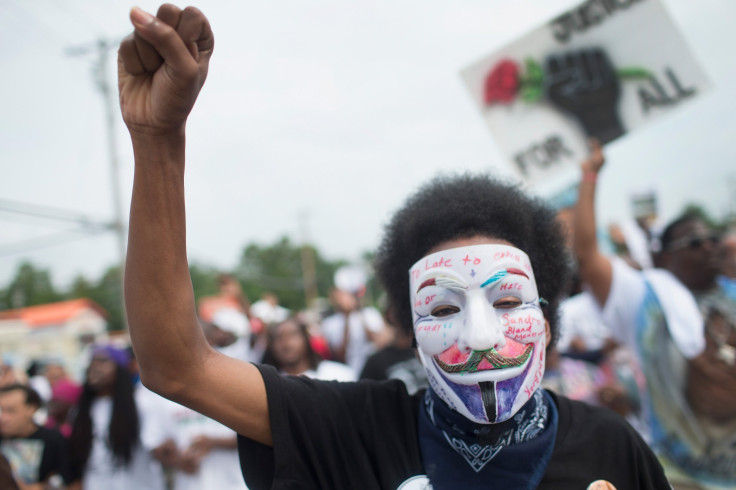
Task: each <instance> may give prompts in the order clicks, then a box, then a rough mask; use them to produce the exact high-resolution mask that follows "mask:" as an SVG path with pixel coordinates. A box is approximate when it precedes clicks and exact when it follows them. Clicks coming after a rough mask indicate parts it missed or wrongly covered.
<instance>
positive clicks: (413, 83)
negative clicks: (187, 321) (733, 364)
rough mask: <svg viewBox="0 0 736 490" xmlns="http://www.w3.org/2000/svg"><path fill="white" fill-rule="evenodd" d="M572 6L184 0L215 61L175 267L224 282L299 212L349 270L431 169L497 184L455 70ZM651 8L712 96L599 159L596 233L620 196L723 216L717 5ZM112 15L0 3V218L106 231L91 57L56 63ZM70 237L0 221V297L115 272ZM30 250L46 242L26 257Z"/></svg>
mask: <svg viewBox="0 0 736 490" xmlns="http://www.w3.org/2000/svg"><path fill="white" fill-rule="evenodd" d="M576 3H578V2H576V1H569V0H536V1H526V2H520V1H518V0H477V1H470V0H468V1H459V2H439V1H426V0H425V1H418V0H404V1H399V2H397V1H384V0H371V1H364V0H355V1H352V2H346V1H337V0H333V1H326V0H325V1H321V0H310V1H304V0H288V1H286V0H273V1H269V2H263V1H261V2H253V1H241V2H230V1H203V2H200V3H199V4H198V5H197V6H198V7H200V8H201V9H202V10H203V11H204V12H205V14H206V15H207V16H208V17H209V19H210V22H211V24H212V27H213V30H214V32H215V38H216V49H215V53H214V57H213V59H212V63H211V65H210V76H209V78H208V80H207V83H206V85H205V87H204V89H203V92H202V94H201V96H200V98H199V101H198V102H197V105H196V107H195V110H194V113H193V114H192V116H191V117H190V121H189V125H188V164H187V181H186V185H187V206H188V209H187V211H188V231H187V233H188V239H189V242H188V243H189V255H190V258H191V259H192V260H194V261H197V262H200V263H206V264H211V265H215V266H218V267H223V268H228V267H232V266H234V265H235V264H236V263H237V261H238V258H239V255H240V252H241V250H242V248H243V245H244V244H246V243H248V242H251V241H258V242H261V243H269V242H272V241H273V240H275V239H277V238H278V237H280V236H282V235H288V236H290V237H292V238H293V239H294V240H300V236H301V235H300V225H299V217H300V216H306V220H305V223H306V224H307V230H308V235H309V238H310V239H311V240H312V241H313V242H314V243H315V244H316V245H317V247H318V248H319V249H320V250H322V251H324V252H325V253H326V254H327V255H328V256H329V257H331V258H346V259H354V258H357V257H359V256H360V255H361V254H362V253H363V252H364V251H367V250H371V249H373V248H374V247H375V246H376V244H377V242H378V240H379V237H380V235H381V229H382V225H383V224H384V223H385V222H386V221H387V219H388V218H389V216H390V215H391V213H392V211H393V210H395V209H396V208H397V207H398V206H399V205H400V203H401V202H402V200H403V199H404V198H405V197H406V196H407V194H408V193H409V192H410V191H411V190H413V189H414V188H415V187H416V186H417V185H418V184H420V183H421V182H424V181H426V180H427V179H429V178H430V177H431V176H433V175H435V174H436V173H437V172H439V171H443V170H471V171H482V170H489V169H495V171H496V172H497V173H500V174H504V173H508V172H509V165H510V164H509V163H508V161H507V160H506V159H505V158H504V157H503V156H501V154H500V153H499V151H498V149H497V147H496V144H495V143H494V141H493V138H492V136H491V134H490V133H489V131H488V130H487V128H486V126H485V124H484V122H483V120H482V118H481V117H480V115H479V112H478V110H477V108H476V107H475V106H474V104H473V102H472V100H471V98H470V96H469V94H468V93H467V91H466V89H465V87H464V85H463V83H462V81H461V79H460V76H459V72H460V70H461V69H463V68H465V67H466V66H468V65H469V64H471V63H473V62H475V61H477V60H478V59H479V58H481V57H483V56H485V55H487V54H488V53H489V52H491V51H493V50H494V49H497V48H499V47H500V46H502V45H503V44H505V43H507V42H509V41H511V40H513V39H515V38H517V37H519V36H521V35H522V34H524V33H525V32H527V31H528V30H530V29H532V28H534V27H537V26H538V25H539V24H541V23H543V22H545V21H547V20H549V19H550V18H551V17H553V16H554V15H555V14H557V13H559V12H561V11H562V10H564V9H566V8H569V7H570V6H572V5H575V4H576ZM664 3H665V4H666V6H667V7H668V8H669V9H670V11H671V12H672V15H673V17H674V19H675V21H676V23H677V25H678V26H679V27H680V28H681V30H682V32H683V34H684V36H685V38H686V39H687V40H688V42H689V43H690V45H691V47H692V49H693V51H694V53H695V55H696V56H697V57H698V58H699V59H700V61H701V63H702V65H703V67H704V69H705V71H706V72H707V74H708V75H709V76H710V78H711V80H712V82H713V85H714V89H713V90H711V91H710V92H709V93H708V94H706V95H704V96H702V97H699V99H698V100H694V101H693V102H692V103H690V104H687V105H686V106H684V107H683V108H682V109H681V110H678V111H676V112H675V113H674V114H672V115H670V116H669V117H667V118H665V119H663V120H661V121H658V122H656V123H654V124H652V125H650V126H648V127H646V128H644V129H642V130H641V131H640V132H637V133H634V134H631V135H628V136H626V137H625V138H624V139H622V140H621V141H619V142H616V143H614V144H613V145H611V147H610V148H608V151H607V156H608V160H609V164H608V168H607V170H606V173H605V174H604V175H603V177H602V179H601V191H600V196H599V197H600V200H599V208H600V217H601V221H603V222H608V221H611V220H616V219H620V218H622V217H623V216H625V215H626V214H627V213H628V211H629V205H628V194H629V192H630V191H631V190H632V189H635V188H640V187H642V186H649V185H654V186H656V187H657V189H658V190H659V193H660V200H661V211H662V213H661V214H662V215H663V217H664V218H666V219H667V218H671V217H673V216H674V215H675V214H676V213H677V212H678V211H680V209H681V208H682V206H683V205H684V204H685V203H686V202H700V203H702V204H703V205H705V206H706V207H707V209H708V210H709V211H710V212H711V213H713V214H714V215H715V216H716V217H723V216H724V215H725V214H726V212H727V211H728V209H729V206H732V202H730V201H729V199H731V200H733V194H734V192H733V186H734V185H735V184H736V166H735V165H734V157H733V153H732V151H733V145H734V143H733V142H734V141H736V118H735V117H734V113H735V112H736V88H735V87H736V83H734V82H735V81H736V65H735V64H734V63H733V58H734V55H733V46H735V45H736V30H734V28H733V22H732V20H733V19H734V18H736V2H731V1H727V0H703V1H698V2H693V1H690V0H664ZM139 5H140V6H141V7H142V8H144V9H147V10H149V11H152V12H155V10H156V8H157V3H154V2H149V1H143V2H141V3H140V4H139ZM130 7H131V4H130V3H129V2H127V1H122V0H95V1H92V0H88V1H81V0H66V1H64V0H61V1H51V0H34V1H33V2H29V1H26V0H3V2H1V3H0V26H1V30H0V41H1V42H2V46H4V49H3V50H1V51H0V66H2V67H3V76H2V77H0V93H2V98H1V99H0V100H1V101H2V102H1V104H2V105H1V106H0V107H1V108H2V112H1V115H0V128H1V129H0V148H2V153H1V154H0V165H1V168H2V172H1V173H0V205H3V204H7V201H12V202H23V203H30V204H35V205H42V206H47V207H53V208H60V209H62V210H67V211H71V212H73V213H75V214H79V215H84V216H86V217H88V218H90V219H92V220H93V221H98V222H109V221H111V220H112V219H113V214H114V213H113V204H112V203H113V199H112V190H111V170H110V163H109V161H110V159H109V155H108V149H107V138H106V133H105V118H104V109H103V103H102V97H101V96H100V94H99V92H98V91H97V90H96V88H95V83H94V78H93V76H92V66H93V62H94V61H95V60H96V56H97V55H96V54H95V53H94V49H92V51H90V53H89V54H87V55H79V54H78V55H76V56H71V55H70V54H69V49H68V48H73V47H80V46H81V47H90V48H94V47H95V42H96V41H97V40H98V39H105V40H111V41H114V40H118V39H120V38H121V37H122V36H124V35H125V34H126V33H127V32H128V31H129V30H130V27H129V26H130V24H129V21H128V11H129V9H130ZM77 52H79V50H77ZM115 57H116V51H115V50H110V52H109V60H108V63H107V64H106V65H105V75H106V76H107V77H108V79H109V80H110V82H111V83H113V86H114V84H115V83H116V82H115V76H116V75H115V71H116V68H115V64H114V58H115ZM116 134H117V139H118V145H117V150H116V152H117V155H118V156H119V160H120V171H119V177H120V178H119V186H120V192H121V195H122V199H121V200H122V208H123V209H124V214H125V216H126V217H127V208H128V205H129V202H130V191H131V185H132V175H133V161H132V155H131V153H132V152H131V148H130V142H129V138H128V135H127V133H126V131H125V129H124V126H123V124H122V121H121V120H120V119H119V116H118V117H117V127H116ZM729 141H730V143H729ZM729 182H730V185H731V190H730V191H729ZM729 193H730V196H731V197H730V198H729ZM24 209H25V210H27V211H33V209H29V208H24ZM74 227H75V225H74V224H73V223H70V222H62V221H50V220H43V219H40V218H36V217H33V216H31V215H28V214H18V213H10V212H8V211H3V210H0V230H1V231H0V287H2V286H5V285H7V283H8V282H9V281H10V279H11V278H12V277H13V275H14V273H15V270H16V268H17V266H18V264H19V263H20V262H21V261H23V260H30V261H32V262H33V263H35V264H37V265H39V266H42V267H47V268H49V269H50V270H51V272H52V275H53V278H54V280H55V282H56V283H57V284H58V285H61V286H65V285H67V284H69V283H70V281H71V280H72V279H73V277H74V276H75V275H77V274H80V273H81V274H85V275H87V276H88V277H91V278H97V277H98V276H99V275H100V273H101V272H102V271H103V270H104V269H105V268H106V267H108V266H110V265H112V264H114V263H115V261H116V260H117V250H116V245H115V243H116V242H115V239H114V236H113V235H112V234H111V233H109V232H108V233H99V234H96V235H92V234H85V233H65V232H66V231H67V230H69V229H71V228H74ZM43 237H49V238H48V240H45V239H44V238H43ZM69 239H73V240H70V241H64V240H69ZM43 242H46V243H48V244H49V245H50V244H52V243H53V244H54V245H53V246H51V245H50V246H47V247H44V248H36V246H37V245H38V244H39V243H43Z"/></svg>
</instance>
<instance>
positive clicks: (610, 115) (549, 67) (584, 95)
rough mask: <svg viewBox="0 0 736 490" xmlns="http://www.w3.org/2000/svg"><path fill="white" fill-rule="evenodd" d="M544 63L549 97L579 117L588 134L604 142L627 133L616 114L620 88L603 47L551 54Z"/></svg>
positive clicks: (563, 108)
mask: <svg viewBox="0 0 736 490" xmlns="http://www.w3.org/2000/svg"><path fill="white" fill-rule="evenodd" d="M545 65H546V72H547V77H546V81H547V87H546V89H547V96H548V97H549V99H550V100H551V101H552V103H553V104H555V105H556V106H557V107H559V108H560V109H562V110H563V111H566V112H568V113H570V114H571V115H573V116H574V117H576V118H577V119H578V120H579V121H580V123H581V124H582V126H583V129H584V130H585V133H586V134H587V135H588V136H589V137H594V138H596V139H597V140H599V141H600V142H601V143H602V144H605V143H608V142H609V141H612V140H614V139H616V138H618V137H619V136H621V135H622V134H623V133H624V129H623V126H622V125H621V121H620V120H619V117H618V113H617V110H618V99H619V96H620V93H621V88H620V85H619V81H618V77H617V74H616V71H615V70H614V68H613V65H612V64H611V62H610V60H609V59H608V56H607V55H606V54H605V52H604V51H603V50H601V49H591V50H583V51H578V52H571V53H566V54H563V55H553V56H549V57H548V58H547V60H546V64H545Z"/></svg>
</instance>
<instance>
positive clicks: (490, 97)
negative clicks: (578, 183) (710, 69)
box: [462, 0, 709, 185]
mask: <svg viewBox="0 0 736 490" xmlns="http://www.w3.org/2000/svg"><path fill="white" fill-rule="evenodd" d="M462 77H463V79H464V81H465V83H466V84H467V86H468V88H469V89H470V93H471V94H472V97H473V98H474V99H475V101H476V102H477V103H478V106H479V107H480V108H481V111H482V114H483V117H484V119H485V120H486V123H487V124H488V126H489V128H490V129H491V132H492V133H493V135H494V136H495V138H496V140H497V142H498V144H499V146H500V148H501V150H502V151H503V152H504V153H505V154H506V155H508V156H509V158H510V159H511V160H512V162H513V163H514V167H515V168H516V170H517V171H518V172H519V174H520V176H521V177H522V178H523V179H524V180H526V181H527V182H528V183H529V184H531V185H538V184H540V183H541V182H548V181H550V180H554V179H555V178H556V177H559V176H560V175H562V174H564V173H569V171H570V169H571V168H573V167H575V168H577V167H578V166H579V164H580V162H581V161H582V159H583V158H584V157H585V156H586V155H587V153H588V146H587V143H586V140H587V139H588V138H589V137H591V136H594V137H597V138H598V139H599V140H600V141H601V142H603V143H604V144H605V143H608V142H610V141H613V140H615V139H616V138H619V137H620V136H622V135H624V134H626V133H628V132H630V131H633V130H635V129H637V128H639V127H640V126H642V125H644V124H645V123H648V122H649V121H650V120H653V119H657V118H659V117H661V116H662V115H663V114H665V113H667V112H670V111H672V110H674V109H676V108H677V107H679V106H680V105H682V104H684V103H686V102H687V101H690V100H692V99H693V98H694V97H697V96H698V95H699V94H701V93H702V92H704V91H705V90H706V88H708V85H709V83H708V79H707V77H706V76H705V74H704V73H703V70H702V69H701V67H700V66H699V65H698V63H697V61H696V60H695V58H694V57H693V55H692V53H691V52H690V50H689V48H688V46H687V44H686V43H685V41H684V39H683V38H682V36H681V35H680V33H679V32H678V30H677V28H676V27H675V25H674V24H673V22H672V19H671V18H670V16H669V14H668V12H667V11H666V10H665V8H664V6H663V5H662V4H661V3H660V1H659V0H588V1H585V2H583V3H581V4H579V5H578V6H577V7H575V8H573V9H571V10H569V11H567V12H565V13H563V14H562V15H560V16H558V17H557V18H555V19H553V20H552V21H550V22H548V23H547V24H546V25H543V26H541V27H539V28H538V29H535V30H534V31H532V32H530V33H528V34H527V35H525V36H523V37H522V38H520V39H518V40H517V41H515V42H513V43H511V44H510V45H508V46H506V47H504V48H503V49H501V50H499V51H497V52H495V53H493V54H491V55H489V56H487V57H486V58H484V59H482V60H481V61H479V62H477V63H475V64H473V65H472V66H470V67H469V68H467V69H465V70H463V72H462ZM566 171H567V172H566Z"/></svg>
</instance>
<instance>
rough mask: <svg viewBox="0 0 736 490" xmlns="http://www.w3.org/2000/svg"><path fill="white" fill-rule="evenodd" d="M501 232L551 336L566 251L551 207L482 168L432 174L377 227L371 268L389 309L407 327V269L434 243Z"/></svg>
mask: <svg viewBox="0 0 736 490" xmlns="http://www.w3.org/2000/svg"><path fill="white" fill-rule="evenodd" d="M474 236H486V237H489V238H497V239H503V240H506V241H508V242H509V243H511V244H512V245H514V246H515V247H517V248H519V249H521V250H523V251H524V252H526V254H527V255H528V256H529V259H530V260H531V263H532V268H533V269H534V275H535V278H536V281H537V288H538V290H539V295H540V296H541V297H542V298H544V299H546V300H547V302H548V305H547V306H546V307H545V308H544V313H545V317H546V318H547V320H548V321H549V322H550V327H551V331H552V342H551V343H550V345H554V342H555V341H556V339H557V307H558V305H559V302H560V301H561V300H562V299H564V297H565V296H566V292H567V282H568V277H569V270H570V267H569V264H570V254H569V252H568V251H567V250H566V248H565V241H564V238H563V232H562V229H561V227H560V225H559V224H558V222H557V221H556V220H555V213H554V211H553V210H552V209H550V208H549V207H547V206H546V205H545V204H544V202H542V201H541V200H539V199H535V198H531V197H529V196H527V195H526V194H525V193H524V192H523V191H522V190H520V189H519V188H518V186H516V185H512V184H508V183H505V182H502V181H500V180H497V179H495V178H492V177H490V176H486V175H472V174H464V175H459V176H440V177H437V178H435V179H433V180H431V181H430V182H428V183H427V184H425V185H424V186H422V187H421V188H420V189H419V190H418V191H417V192H416V193H415V194H414V195H412V196H410V197H409V198H408V199H407V201H406V202H405V204H404V206H403V207H402V208H401V209H399V211H398V212H396V214H395V215H394V217H393V219H392V220H391V221H390V222H389V223H388V225H387V226H386V229H385V233H384V237H383V241H382V242H381V245H380V247H379V249H378V253H377V255H376V261H375V268H376V274H377V276H378V278H379V280H380V281H381V283H382V284H383V286H384V288H385V290H386V293H387V299H388V305H387V306H388V309H389V316H390V318H391V319H392V321H393V322H395V323H396V324H397V326H398V327H400V328H402V329H404V330H406V331H407V332H412V333H413V325H412V313H411V306H410V300H409V269H410V268H411V266H412V265H414V263H415V262H416V261H418V260H419V259H421V258H422V257H424V256H425V255H427V252H428V251H429V250H431V249H432V248H434V247H436V246H437V245H439V244H441V243H443V242H445V241H448V240H453V239H457V238H470V237H474Z"/></svg>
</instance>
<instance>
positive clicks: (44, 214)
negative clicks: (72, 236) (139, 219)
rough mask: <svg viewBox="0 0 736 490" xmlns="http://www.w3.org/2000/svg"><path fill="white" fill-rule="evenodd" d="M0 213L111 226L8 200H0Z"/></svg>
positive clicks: (74, 213)
mask: <svg viewBox="0 0 736 490" xmlns="http://www.w3.org/2000/svg"><path fill="white" fill-rule="evenodd" d="M0 211H4V212H8V213H14V214H20V215H23V216H30V217H34V218H41V219H47V220H55V221H64V222H68V223H77V224H81V225H84V226H97V227H106V228H110V227H111V226H112V225H113V224H111V223H109V222H105V221H100V220H94V219H91V218H89V217H88V216H85V215H83V214H79V213H77V212H75V211H69V210H66V209H61V208H57V207H51V206H43V205H40V204H31V203H26V202H20V201H12V200H9V199H0Z"/></svg>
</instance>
